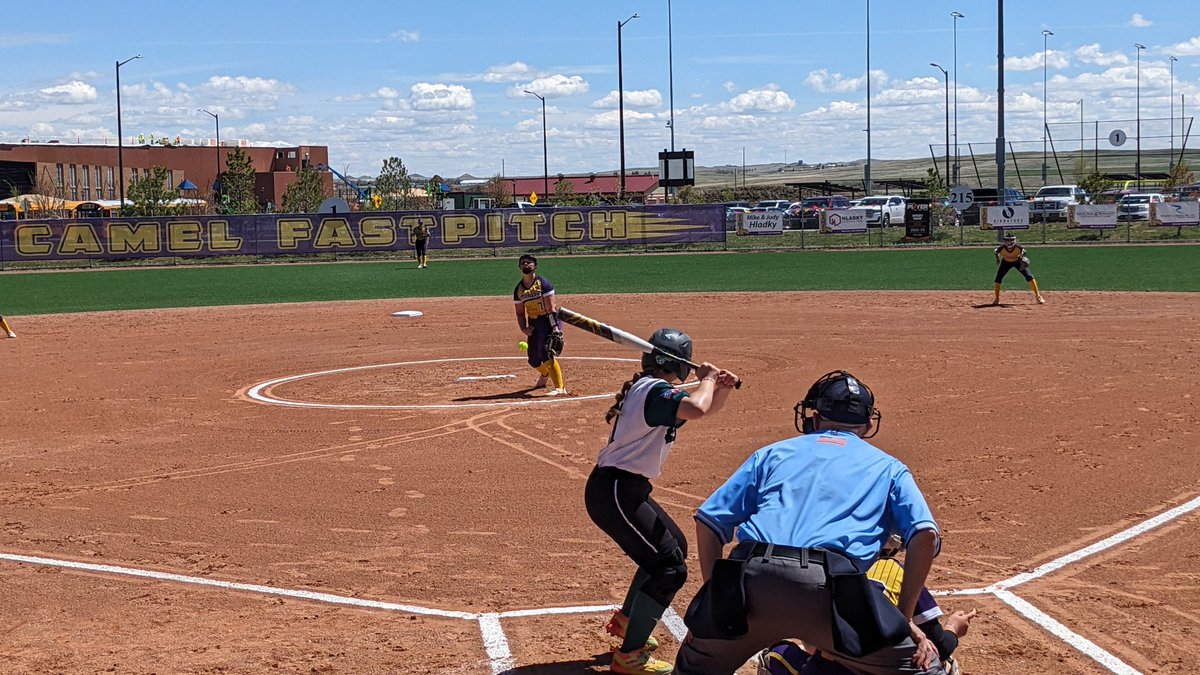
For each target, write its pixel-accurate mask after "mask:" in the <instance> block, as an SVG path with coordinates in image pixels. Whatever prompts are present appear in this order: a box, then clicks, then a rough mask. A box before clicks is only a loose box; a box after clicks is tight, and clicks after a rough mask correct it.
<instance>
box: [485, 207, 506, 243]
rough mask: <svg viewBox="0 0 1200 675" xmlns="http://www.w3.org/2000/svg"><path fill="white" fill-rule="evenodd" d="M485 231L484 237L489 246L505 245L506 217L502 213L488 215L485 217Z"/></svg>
mask: <svg viewBox="0 0 1200 675" xmlns="http://www.w3.org/2000/svg"><path fill="white" fill-rule="evenodd" d="M483 231H484V236H485V238H486V239H487V243H489V244H503V243H504V215H503V214H500V213H486V214H484V216H483Z"/></svg>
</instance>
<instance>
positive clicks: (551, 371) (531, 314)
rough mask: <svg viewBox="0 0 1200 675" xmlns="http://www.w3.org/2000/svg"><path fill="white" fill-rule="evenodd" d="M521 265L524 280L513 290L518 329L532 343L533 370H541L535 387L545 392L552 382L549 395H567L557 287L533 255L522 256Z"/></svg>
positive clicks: (531, 365)
mask: <svg viewBox="0 0 1200 675" xmlns="http://www.w3.org/2000/svg"><path fill="white" fill-rule="evenodd" d="M517 264H518V265H519V266H520V268H521V280H520V281H518V282H517V287H516V288H515V289H513V303H514V304H515V306H516V310H517V326H518V327H519V328H520V329H521V332H522V333H524V334H525V337H527V338H528V341H529V351H528V353H527V354H528V358H529V367H530V368H533V369H534V370H536V371H538V381H537V385H535V388H536V389H541V388H543V387H545V386H546V382H547V381H549V382H550V383H551V384H553V385H554V388H553V389H551V390H550V391H549V392H547V393H546V395H547V396H562V395H563V394H566V393H567V388H566V385H565V384H563V374H562V368H561V367H559V365H558V359H557V358H556V357H557V356H558V355H559V354H561V353H562V350H563V333H562V321H561V320H560V319H559V318H558V305H557V303H556V300H555V299H554V285H553V284H551V283H550V281H549V280H548V279H546V278H545V277H543V276H539V275H538V273H537V258H535V257H533V256H532V255H530V254H528V253H526V254H525V255H522V256H521V257H520V259H519V260H518V261H517Z"/></svg>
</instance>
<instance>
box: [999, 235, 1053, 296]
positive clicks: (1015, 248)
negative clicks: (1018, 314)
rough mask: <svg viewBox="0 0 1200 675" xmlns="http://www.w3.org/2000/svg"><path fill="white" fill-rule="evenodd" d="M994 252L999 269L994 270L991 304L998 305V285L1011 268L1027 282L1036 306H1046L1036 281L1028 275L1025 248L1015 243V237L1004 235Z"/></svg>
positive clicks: (1027, 260) (1027, 259)
mask: <svg viewBox="0 0 1200 675" xmlns="http://www.w3.org/2000/svg"><path fill="white" fill-rule="evenodd" d="M995 252H996V264H997V265H998V266H999V267H998V268H997V269H996V281H995V284H994V286H993V290H994V291H995V293H996V296H995V297H994V298H993V299H992V304H993V305H998V304H1000V283H1001V282H1002V281H1004V275H1006V274H1008V271H1009V270H1011V269H1013V268H1016V269H1017V271H1018V272H1020V273H1021V275H1022V276H1024V277H1025V281H1028V282H1029V290H1031V291H1033V297H1035V298H1037V301H1038V304H1039V305H1044V304H1046V299H1045V298H1043V297H1042V293H1041V291H1039V290H1038V283H1037V279H1034V278H1033V275H1032V274H1030V273H1029V258H1027V257H1025V247H1024V246H1021V245H1020V244H1018V243H1017V237H1016V235H1013V234H1006V235H1004V243H1003V244H1001V245H1000V246H997V247H996V251H995Z"/></svg>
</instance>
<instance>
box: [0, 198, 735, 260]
mask: <svg viewBox="0 0 1200 675" xmlns="http://www.w3.org/2000/svg"><path fill="white" fill-rule="evenodd" d="M422 223H423V224H425V225H426V226H427V227H428V228H429V232H430V238H429V247H430V248H432V249H449V248H464V249H467V248H493V247H529V248H534V247H537V248H546V247H556V246H588V245H610V244H683V243H695V242H723V241H725V207H724V206H722V205H719V204H718V205H711V204H705V205H694V206H693V205H660V206H633V207H596V208H590V207H589V208H583V207H581V208H546V209H524V210H522V209H498V210H489V211H482V210H470V211H402V212H366V213H348V214H270V215H253V216H161V217H148V218H80V219H75V220H5V221H0V261H4V262H17V261H33V260H104V259H122V258H153V257H202V256H237V255H258V256H270V255H290V254H305V253H352V252H368V251H407V250H412V249H413V248H415V246H414V244H413V238H412V230H413V228H415V227H416V226H417V225H419V224H422Z"/></svg>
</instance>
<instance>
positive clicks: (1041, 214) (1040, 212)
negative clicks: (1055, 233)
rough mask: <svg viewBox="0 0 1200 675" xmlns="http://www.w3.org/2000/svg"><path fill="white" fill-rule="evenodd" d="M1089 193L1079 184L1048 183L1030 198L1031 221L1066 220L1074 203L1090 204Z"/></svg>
mask: <svg viewBox="0 0 1200 675" xmlns="http://www.w3.org/2000/svg"><path fill="white" fill-rule="evenodd" d="M1089 203H1091V199H1090V198H1089V197H1088V193H1087V191H1086V190H1084V189H1083V188H1081V187H1079V186H1078V185H1047V186H1045V187H1043V188H1042V189H1040V190H1038V191H1037V194H1036V195H1034V196H1033V199H1030V200H1029V220H1030V222H1034V223H1038V222H1043V221H1044V222H1047V223H1050V222H1054V221H1056V220H1061V221H1064V222H1065V221H1066V220H1067V216H1068V214H1069V212H1070V206H1071V205H1072V204H1089Z"/></svg>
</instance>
